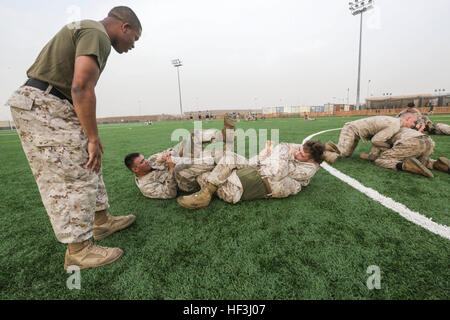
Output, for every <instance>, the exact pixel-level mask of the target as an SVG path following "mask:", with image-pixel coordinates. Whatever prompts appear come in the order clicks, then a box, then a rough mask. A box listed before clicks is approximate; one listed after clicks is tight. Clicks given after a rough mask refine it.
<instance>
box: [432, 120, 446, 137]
mask: <svg viewBox="0 0 450 320" xmlns="http://www.w3.org/2000/svg"><path fill="white" fill-rule="evenodd" d="M433 126H434V131H433V130H432V131H431V133H433V134H439V135H446V136H450V126H449V125H448V124H445V123H435V124H434V125H433Z"/></svg>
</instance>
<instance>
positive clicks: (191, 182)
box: [175, 129, 222, 192]
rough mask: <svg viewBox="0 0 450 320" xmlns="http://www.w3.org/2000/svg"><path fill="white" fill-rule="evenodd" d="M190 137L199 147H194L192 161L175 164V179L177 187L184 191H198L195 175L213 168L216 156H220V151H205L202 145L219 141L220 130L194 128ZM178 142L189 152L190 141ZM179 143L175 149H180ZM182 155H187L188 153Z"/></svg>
mask: <svg viewBox="0 0 450 320" xmlns="http://www.w3.org/2000/svg"><path fill="white" fill-rule="evenodd" d="M191 137H192V140H191V141H194V143H195V144H197V145H199V146H200V147H199V148H195V147H194V148H195V149H194V150H195V154H194V159H193V161H192V163H187V164H177V165H176V166H175V180H176V181H177V185H178V188H180V189H181V190H183V191H186V192H196V191H198V190H199V189H200V186H199V184H198V182H197V177H198V176H200V175H201V174H203V173H205V172H210V171H211V170H213V169H214V167H215V164H216V163H217V162H218V159H217V157H220V152H214V151H205V150H203V147H202V145H204V144H206V143H214V142H218V141H221V139H222V132H221V131H219V130H216V129H207V130H196V131H195V132H194V134H193V135H192V136H191ZM180 144H181V145H182V148H183V149H184V150H186V151H187V152H188V154H189V148H190V145H189V144H190V142H187V141H185V140H183V141H182V142H181V143H180ZM180 144H179V145H180ZM179 145H177V146H176V147H175V149H176V150H179V149H180V146H179ZM200 150H201V151H202V152H201V153H200V152H199V151H200ZM218 151H222V150H221V149H220V150H218ZM184 156H185V157H188V155H184ZM215 156H217V157H215Z"/></svg>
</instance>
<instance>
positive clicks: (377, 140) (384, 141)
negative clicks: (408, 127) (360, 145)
mask: <svg viewBox="0 0 450 320" xmlns="http://www.w3.org/2000/svg"><path fill="white" fill-rule="evenodd" d="M398 131H400V122H399V123H398V124H393V125H390V126H389V127H387V128H386V129H383V130H381V131H380V132H378V133H377V134H376V135H374V136H373V137H372V139H371V141H372V144H373V145H374V146H375V147H377V148H379V149H381V150H386V149H389V148H391V145H390V143H389V142H388V141H389V139H391V138H392V136H393V135H394V134H396V133H397V132H398Z"/></svg>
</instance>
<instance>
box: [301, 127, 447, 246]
mask: <svg viewBox="0 0 450 320" xmlns="http://www.w3.org/2000/svg"><path fill="white" fill-rule="evenodd" d="M336 130H341V128H338V129H330V130H325V131H321V132H318V133H314V134H312V135H310V136H309V137H307V138H305V140H304V141H303V142H305V141H308V140H310V139H311V138H313V137H315V136H317V135H319V134H322V133H325V132H330V131H336ZM321 167H322V168H324V169H325V170H326V171H328V172H329V173H331V174H332V175H333V176H335V177H336V178H338V179H340V180H342V181H344V182H345V183H347V184H348V185H350V186H351V187H353V188H355V189H356V190H358V191H360V192H362V193H364V194H365V195H366V196H368V197H369V198H371V199H373V200H375V201H377V202H379V203H381V204H382V205H383V206H385V207H386V208H388V209H391V210H393V211H395V212H397V213H398V214H400V215H401V216H402V217H403V218H405V219H406V220H408V221H410V222H412V223H415V224H417V225H419V226H421V227H422V228H425V229H427V230H428V231H431V232H433V233H434V234H437V235H439V236H441V237H444V238H446V239H448V240H450V227H448V226H445V225H441V224H438V223H436V222H434V221H432V220H431V219H430V218H427V217H425V216H423V215H421V214H420V213H419V212H415V211H412V210H410V209H408V208H407V207H406V206H405V205H403V204H401V203H399V202H396V201H394V200H392V199H391V198H389V197H386V196H383V195H382V194H380V193H379V192H378V191H376V190H373V189H371V188H368V187H366V186H364V185H362V184H361V183H360V182H359V181H357V180H355V179H353V178H351V177H349V176H347V175H345V174H343V173H342V172H340V171H339V170H337V169H335V168H333V167H331V166H330V165H329V164H327V163H325V162H323V163H322V164H321Z"/></svg>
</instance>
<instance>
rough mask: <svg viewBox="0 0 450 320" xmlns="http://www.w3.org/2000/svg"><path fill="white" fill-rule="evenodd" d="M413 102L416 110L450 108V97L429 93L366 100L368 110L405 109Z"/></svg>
mask: <svg viewBox="0 0 450 320" xmlns="http://www.w3.org/2000/svg"><path fill="white" fill-rule="evenodd" d="M411 102H413V103H414V104H415V106H416V108H426V107H431V106H435V107H446V106H450V95H441V96H436V95H432V94H429V93H426V94H415V95H404V96H383V97H376V98H370V99H367V100H366V105H367V109H396V108H399V109H404V108H406V107H407V106H408V104H409V103H411Z"/></svg>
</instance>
